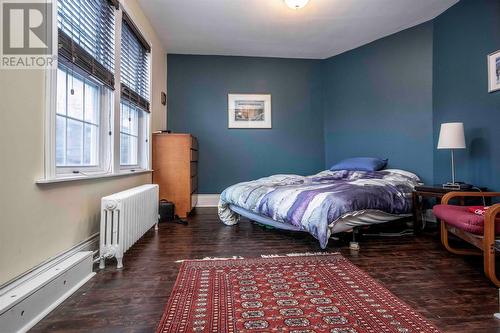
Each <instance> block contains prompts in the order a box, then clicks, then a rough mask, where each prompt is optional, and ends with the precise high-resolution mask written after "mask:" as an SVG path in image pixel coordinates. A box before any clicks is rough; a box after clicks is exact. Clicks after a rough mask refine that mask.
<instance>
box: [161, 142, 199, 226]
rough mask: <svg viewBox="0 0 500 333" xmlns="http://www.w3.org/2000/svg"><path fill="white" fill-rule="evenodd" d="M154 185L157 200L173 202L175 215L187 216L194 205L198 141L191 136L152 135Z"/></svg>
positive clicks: (196, 187) (195, 199) (196, 190)
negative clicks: (157, 188) (157, 191)
mask: <svg viewBox="0 0 500 333" xmlns="http://www.w3.org/2000/svg"><path fill="white" fill-rule="evenodd" d="M153 183H155V184H158V185H159V186H160V199H166V200H168V201H172V202H173V203H174V204H175V213H176V214H177V215H179V216H180V217H186V216H187V215H188V214H189V213H190V212H191V211H192V210H193V208H194V206H196V203H197V200H198V198H197V192H198V140H197V139H196V138H195V137H194V136H192V135H191V134H169V133H158V134H153Z"/></svg>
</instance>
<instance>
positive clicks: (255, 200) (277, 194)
mask: <svg viewBox="0 0 500 333" xmlns="http://www.w3.org/2000/svg"><path fill="white" fill-rule="evenodd" d="M419 182H420V180H419V178H418V177H417V176H416V175H414V174H412V173H410V172H406V171H402V170H383V171H376V172H368V171H346V170H343V171H323V172H320V173H318V174H316V175H313V176H299V175H274V176H270V177H265V178H261V179H258V180H255V181H250V182H244V183H239V184H236V185H233V186H231V187H228V188H227V189H226V190H224V192H222V194H221V197H220V202H219V217H220V219H221V221H222V222H223V223H225V224H227V225H233V224H236V223H238V221H239V215H238V214H237V213H235V212H233V211H231V209H230V208H229V205H230V204H233V205H236V206H239V207H241V208H244V209H246V210H248V211H251V212H253V213H256V214H260V215H262V216H266V217H269V218H271V219H273V220H275V221H277V222H281V223H289V224H292V225H294V226H296V227H299V228H300V229H301V230H304V231H307V232H309V233H310V234H311V235H313V236H314V237H315V238H316V239H318V240H319V242H320V246H321V247H322V248H326V246H327V244H328V239H329V238H330V234H331V232H330V229H331V227H332V226H333V225H334V224H335V223H336V222H337V221H338V220H339V219H340V218H342V217H343V216H347V215H349V214H350V213H352V212H356V211H363V210H378V211H382V212H386V213H389V214H398V215H399V214H407V213H409V212H410V211H411V193H412V190H413V187H414V186H416V185H417V184H419Z"/></svg>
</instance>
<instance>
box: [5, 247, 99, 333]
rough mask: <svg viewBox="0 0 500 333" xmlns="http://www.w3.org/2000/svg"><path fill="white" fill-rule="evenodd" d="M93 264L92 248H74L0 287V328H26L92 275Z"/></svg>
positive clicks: (10, 329)
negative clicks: (25, 275) (75, 250)
mask: <svg viewBox="0 0 500 333" xmlns="http://www.w3.org/2000/svg"><path fill="white" fill-rule="evenodd" d="M92 264H93V258H92V251H82V252H77V253H75V254H73V255H71V256H69V257H67V258H65V259H63V260H61V261H58V262H55V263H54V262H49V263H47V264H46V265H45V266H44V267H43V269H40V271H39V272H35V273H32V274H30V275H29V276H28V277H26V278H25V279H24V281H22V282H21V283H19V284H16V285H15V286H13V287H9V286H7V287H5V288H4V289H5V290H0V332H2V333H3V332H5V333H11V332H18V333H22V332H27V331H28V330H29V329H30V328H32V327H33V326H34V325H36V323H38V322H39V321H40V320H41V319H42V318H43V317H45V316H46V315H47V314H48V313H49V312H50V311H52V310H53V309H55V308H56V307H57V306H58V305H59V304H61V303H62V302H63V301H64V300H65V299H67V298H68V297H69V296H71V294H73V293H74V292H75V291H76V290H78V288H80V287H81V286H83V285H84V284H85V283H86V282H87V281H88V280H90V279H91V278H92V276H94V274H95V273H94V272H92Z"/></svg>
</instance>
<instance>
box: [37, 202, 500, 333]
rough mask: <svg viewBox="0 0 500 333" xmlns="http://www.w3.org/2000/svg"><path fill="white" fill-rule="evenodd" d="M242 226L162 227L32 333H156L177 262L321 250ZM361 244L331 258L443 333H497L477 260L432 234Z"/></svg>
mask: <svg viewBox="0 0 500 333" xmlns="http://www.w3.org/2000/svg"><path fill="white" fill-rule="evenodd" d="M245 222H246V223H240V224H239V225H238V226H233V227H227V226H224V225H223V224H221V223H220V222H219V221H218V218H217V214H216V210H215V209H208V208H207V209H198V212H197V214H196V215H195V216H193V217H191V218H190V224H189V226H183V225H175V224H160V230H159V231H158V232H155V231H154V230H150V231H149V232H148V233H147V234H146V235H145V236H144V237H143V238H142V239H141V240H140V241H139V242H138V243H137V244H135V245H134V246H133V247H132V248H131V249H130V250H129V251H128V252H127V254H126V255H125V258H124V265H125V268H124V269H123V270H121V271H117V270H116V269H115V268H114V267H116V263H115V261H113V262H109V263H107V265H108V266H107V267H106V269H105V270H103V271H98V273H97V275H96V276H95V277H94V278H92V279H91V280H90V281H89V282H88V283H87V284H86V285H85V286H83V287H82V288H81V289H80V290H78V292H76V293H75V294H74V295H73V296H72V297H71V298H69V299H68V300H67V301H65V302H64V303H63V304H61V305H60V306H59V307H58V308H57V309H56V310H54V311H53V312H52V313H51V314H50V315H48V316H47V317H46V318H45V319H44V320H43V321H41V322H40V323H39V324H38V325H37V326H35V327H34V329H33V332H153V331H154V330H155V328H156V325H157V323H158V321H159V320H160V317H161V315H162V312H163V310H164V307H165V304H166V302H167V299H168V296H169V294H170V290H171V288H172V286H173V284H174V282H175V278H176V276H177V271H178V268H179V264H177V263H175V261H176V260H179V259H189V258H203V257H206V256H216V257H229V256H233V255H239V256H244V257H258V256H260V255H261V254H279V253H283V254H284V253H291V252H308V251H309V252H311V251H313V252H316V251H318V250H319V247H318V243H317V242H316V240H314V239H313V238H312V237H311V236H309V235H307V234H298V233H290V232H283V231H278V230H266V229H264V228H262V227H260V226H258V225H254V224H251V223H248V222H247V221H245ZM360 244H361V250H360V251H359V252H357V253H356V252H352V253H351V252H350V251H349V249H348V247H347V243H346V241H332V242H330V245H329V247H328V249H327V250H328V251H330V252H335V251H338V250H340V251H341V252H342V254H343V255H344V256H346V257H347V258H349V259H350V260H351V261H352V262H353V263H354V264H356V265H357V266H359V267H360V268H362V269H364V270H365V271H366V272H367V273H368V274H370V275H371V276H372V277H373V278H375V279H376V280H378V281H380V282H381V283H382V284H383V285H385V286H386V287H387V288H388V289H389V290H391V291H392V292H393V293H394V294H395V295H397V296H398V297H400V298H401V299H402V300H404V301H406V302H407V303H408V304H409V305H411V306H412V307H413V308H414V309H415V310H417V311H418V312H420V313H421V314H422V315H423V316H424V317H426V318H427V319H428V320H430V321H431V322H433V323H434V324H435V325H436V326H437V327H439V328H440V329H441V330H443V331H444V332H474V333H481V332H500V321H496V320H495V319H493V313H494V312H496V311H497V310H498V298H497V294H498V291H497V289H496V288H495V287H494V286H493V285H492V284H490V283H489V281H488V280H487V279H486V278H485V277H484V275H483V272H482V264H481V258H480V257H477V258H466V257H461V256H456V255H453V254H450V253H448V252H446V251H445V250H444V249H443V248H442V247H441V245H440V243H439V240H438V238H437V234H436V233H435V232H426V233H423V234H421V235H418V236H416V237H413V236H407V237H400V238H382V237H378V238H364V239H363V240H362V242H361V243H360ZM95 268H96V270H98V268H97V266H96V267H95Z"/></svg>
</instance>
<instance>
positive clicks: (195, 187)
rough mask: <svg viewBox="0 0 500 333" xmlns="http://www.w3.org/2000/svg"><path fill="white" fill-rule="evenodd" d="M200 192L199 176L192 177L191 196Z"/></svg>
mask: <svg viewBox="0 0 500 333" xmlns="http://www.w3.org/2000/svg"><path fill="white" fill-rule="evenodd" d="M197 191H198V176H194V177H191V194H193V193H196V192H197Z"/></svg>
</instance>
